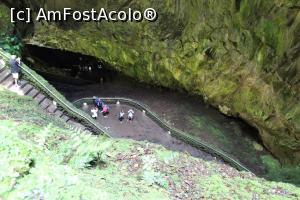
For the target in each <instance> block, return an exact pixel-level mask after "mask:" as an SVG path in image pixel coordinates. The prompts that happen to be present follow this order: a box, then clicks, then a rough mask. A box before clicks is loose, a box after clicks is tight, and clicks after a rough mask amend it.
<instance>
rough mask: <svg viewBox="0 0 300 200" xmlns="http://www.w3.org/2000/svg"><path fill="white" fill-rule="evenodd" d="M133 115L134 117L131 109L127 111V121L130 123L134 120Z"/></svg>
mask: <svg viewBox="0 0 300 200" xmlns="http://www.w3.org/2000/svg"><path fill="white" fill-rule="evenodd" d="M133 115H134V111H133V110H132V109H130V110H128V120H129V121H130V122H132V121H133V118H134V116H133Z"/></svg>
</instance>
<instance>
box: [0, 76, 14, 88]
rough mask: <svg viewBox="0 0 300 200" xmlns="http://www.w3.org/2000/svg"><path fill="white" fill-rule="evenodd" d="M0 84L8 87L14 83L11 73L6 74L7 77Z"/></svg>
mask: <svg viewBox="0 0 300 200" xmlns="http://www.w3.org/2000/svg"><path fill="white" fill-rule="evenodd" d="M1 85H3V86H4V87H5V88H10V87H11V86H12V85H14V79H13V77H12V75H11V74H10V75H8V76H7V78H6V79H5V80H3V81H2V83H1Z"/></svg>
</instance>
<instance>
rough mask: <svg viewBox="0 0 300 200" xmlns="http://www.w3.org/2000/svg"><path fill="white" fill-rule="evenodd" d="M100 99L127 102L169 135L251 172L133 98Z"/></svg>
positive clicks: (90, 101)
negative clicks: (172, 125)
mask: <svg viewBox="0 0 300 200" xmlns="http://www.w3.org/2000/svg"><path fill="white" fill-rule="evenodd" d="M101 99H102V100H103V101H105V102H107V103H112V104H114V103H116V102H117V101H119V102H120V103H125V104H129V105H131V106H133V107H135V108H137V109H139V110H144V111H145V112H146V114H147V116H148V117H150V118H151V119H152V120H153V121H155V122H156V123H158V124H159V125H160V126H161V127H162V128H164V129H166V130H168V131H170V133H171V135H172V136H174V137H176V138H177V139H180V140H183V141H185V142H187V143H188V144H190V145H192V146H194V147H196V148H198V149H202V150H203V151H206V152H208V153H209V154H212V155H215V156H217V157H219V158H221V159H222V160H224V161H225V162H227V163H229V164H230V165H231V166H233V167H235V168H236V169H238V170H241V171H247V172H251V171H250V170H249V169H248V168H247V167H245V166H244V165H242V164H241V163H240V162H239V161H237V160H235V159H233V158H232V157H230V156H229V155H228V154H227V153H225V152H224V151H222V150H220V149H218V148H217V147H215V146H213V145H210V144H208V143H206V142H204V141H202V140H200V139H198V138H196V137H194V136H192V135H190V134H187V133H185V132H183V131H180V130H178V129H176V128H174V127H171V126H170V125H169V124H168V123H166V122H165V121H164V120H161V119H160V118H159V117H158V115H157V114H156V113H154V112H153V111H151V109H150V108H149V107H148V106H146V105H143V104H141V103H139V102H137V101H135V100H133V99H129V98H123V97H101ZM84 102H85V103H92V102H93V98H92V97H89V98H82V99H78V100H76V101H74V102H73V104H74V105H75V106H76V107H80V106H82V104H83V103H84Z"/></svg>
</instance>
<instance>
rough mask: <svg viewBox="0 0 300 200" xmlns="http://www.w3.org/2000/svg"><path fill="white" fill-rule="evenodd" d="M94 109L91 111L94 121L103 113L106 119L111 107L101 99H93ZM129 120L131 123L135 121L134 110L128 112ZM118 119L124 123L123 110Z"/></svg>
mask: <svg viewBox="0 0 300 200" xmlns="http://www.w3.org/2000/svg"><path fill="white" fill-rule="evenodd" d="M93 102H94V107H93V108H92V109H91V113H92V117H93V118H94V119H97V118H98V112H99V110H101V111H100V112H101V113H102V115H103V116H104V117H107V115H108V114H109V106H108V105H107V104H104V102H103V101H102V100H101V99H100V98H99V97H93ZM127 113H128V114H127V118H128V120H129V121H130V122H132V121H133V119H134V111H133V109H129V110H128V112H127ZM118 119H119V121H120V122H122V121H123V120H124V119H125V112H124V110H123V109H122V110H121V111H120V112H119V114H118Z"/></svg>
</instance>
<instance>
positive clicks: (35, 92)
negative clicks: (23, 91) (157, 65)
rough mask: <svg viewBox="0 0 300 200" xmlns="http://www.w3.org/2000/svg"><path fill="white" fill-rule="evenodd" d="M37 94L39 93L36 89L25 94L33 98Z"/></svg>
mask: <svg viewBox="0 0 300 200" xmlns="http://www.w3.org/2000/svg"><path fill="white" fill-rule="evenodd" d="M38 93H39V91H38V90H37V89H35V88H33V89H32V90H30V92H29V93H28V94H27V96H30V97H32V98H34V97H35V96H36V95H37V94H38Z"/></svg>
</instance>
